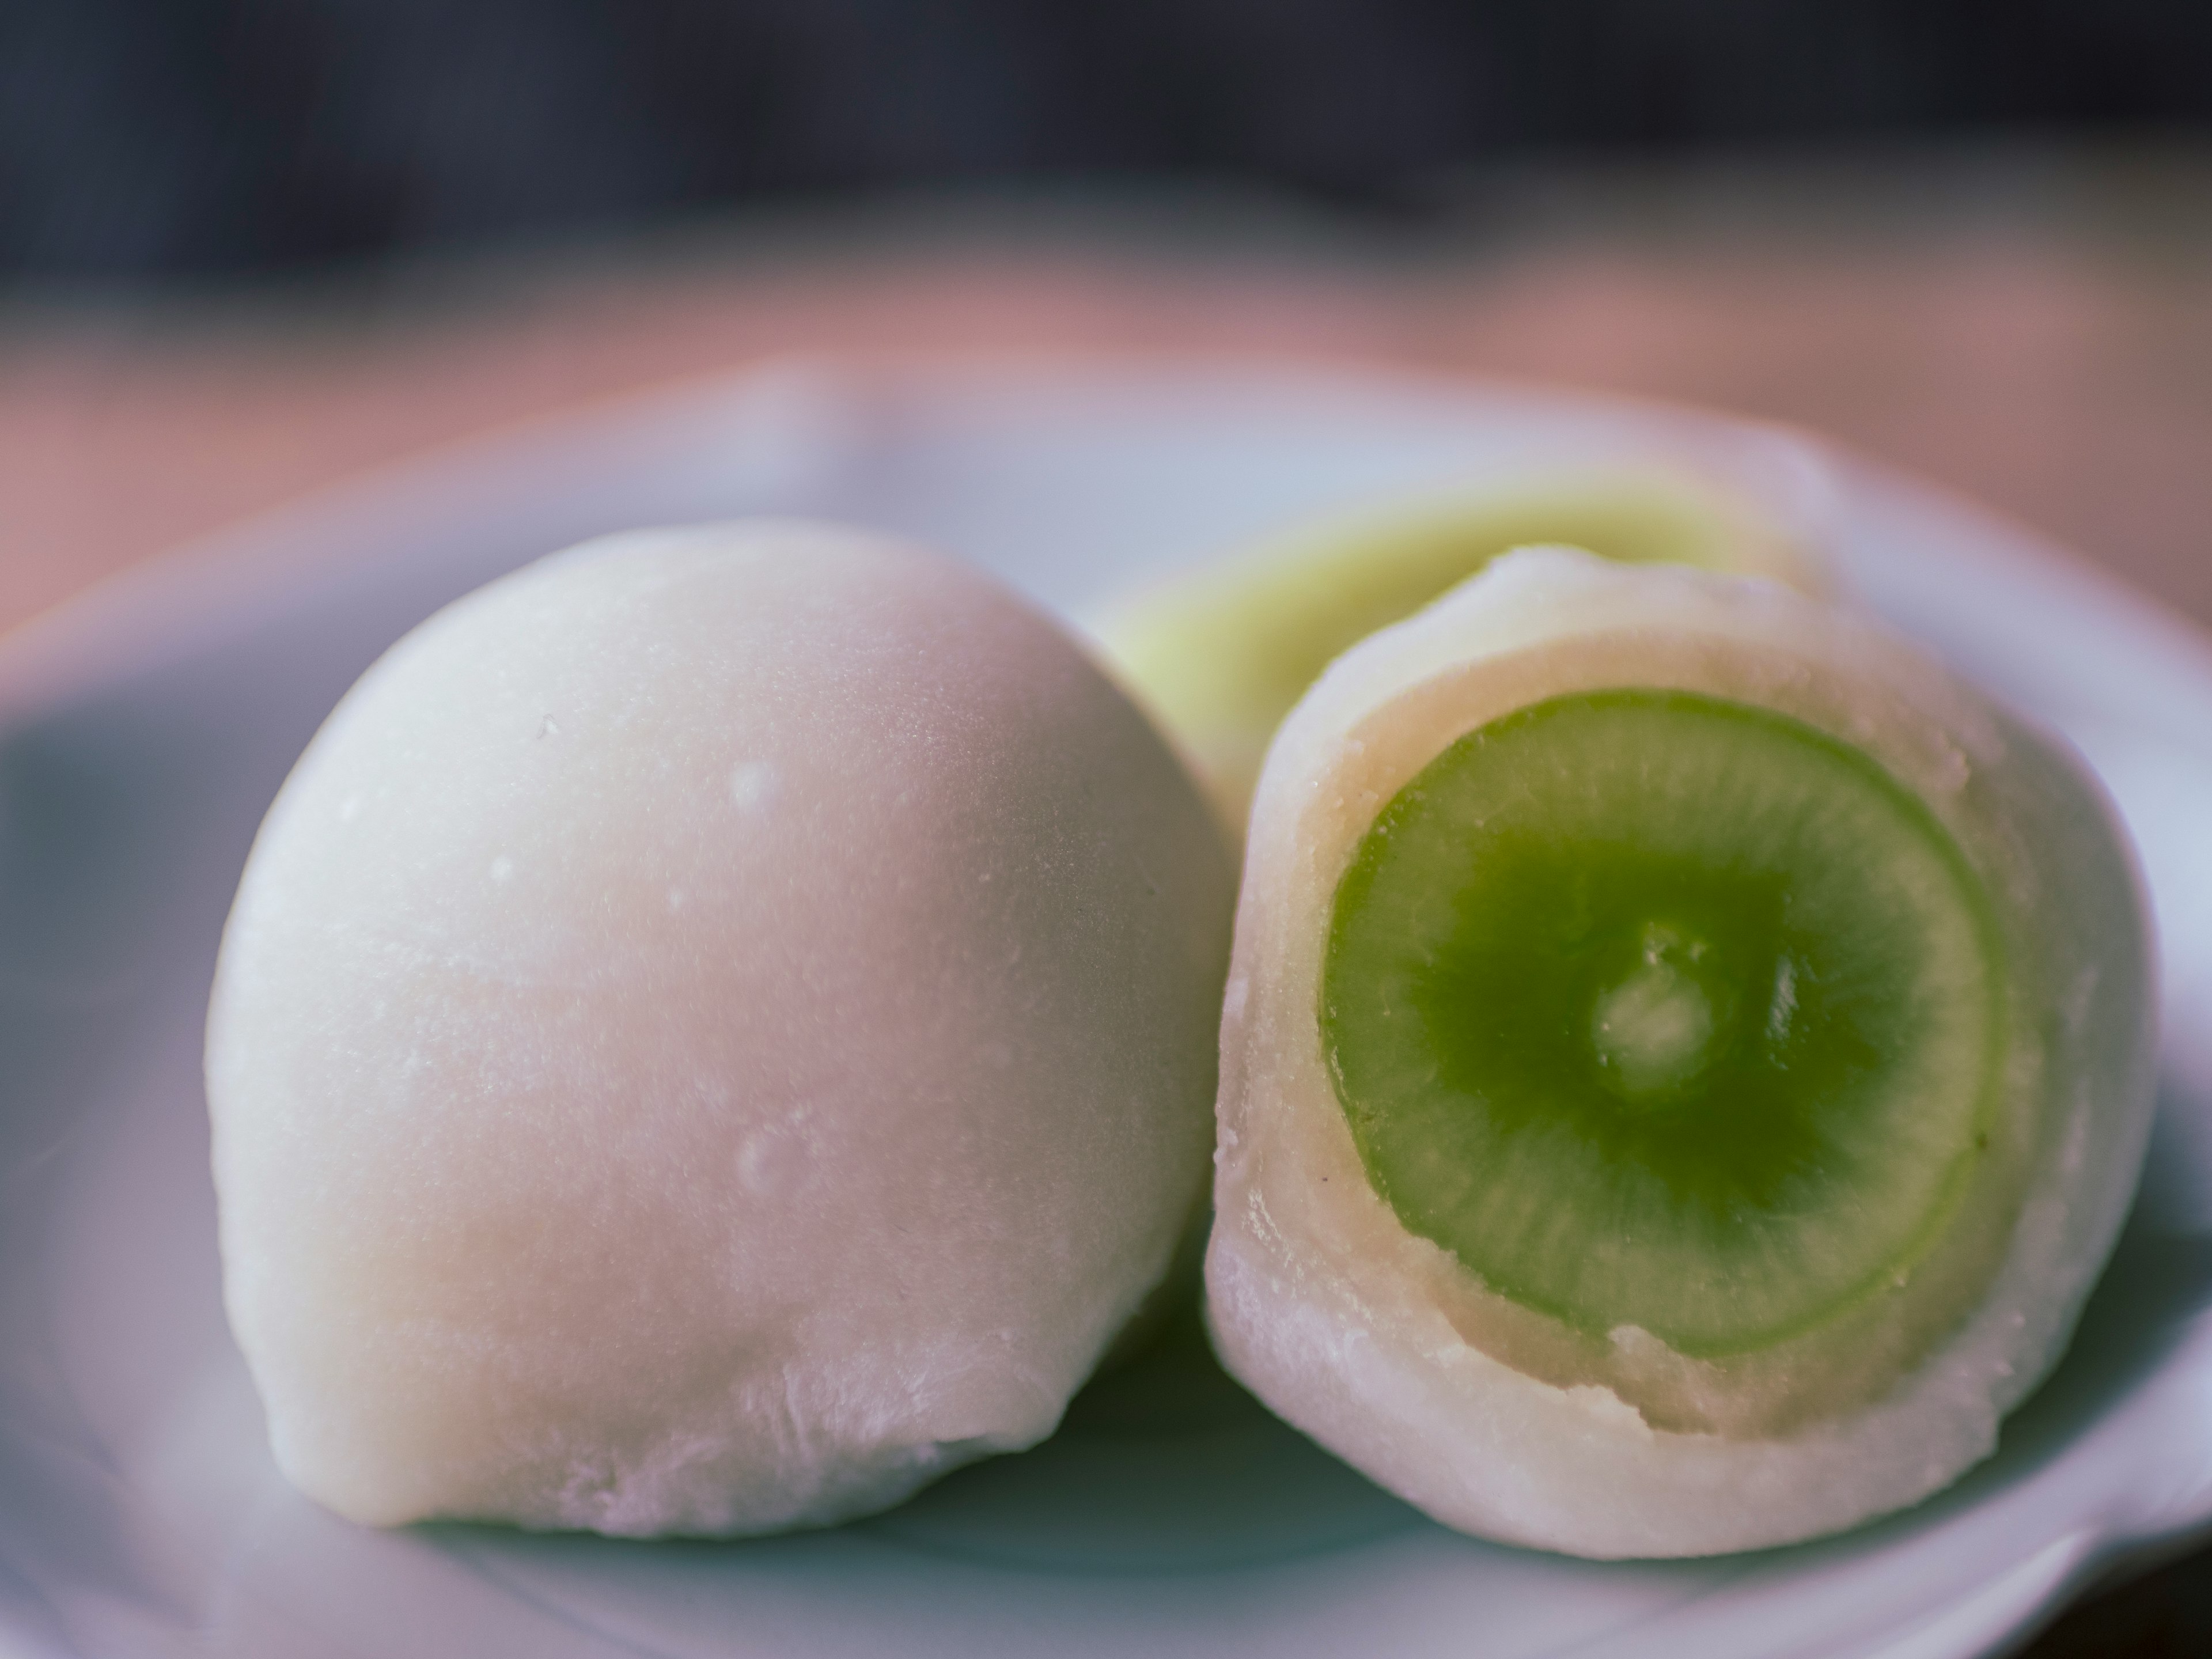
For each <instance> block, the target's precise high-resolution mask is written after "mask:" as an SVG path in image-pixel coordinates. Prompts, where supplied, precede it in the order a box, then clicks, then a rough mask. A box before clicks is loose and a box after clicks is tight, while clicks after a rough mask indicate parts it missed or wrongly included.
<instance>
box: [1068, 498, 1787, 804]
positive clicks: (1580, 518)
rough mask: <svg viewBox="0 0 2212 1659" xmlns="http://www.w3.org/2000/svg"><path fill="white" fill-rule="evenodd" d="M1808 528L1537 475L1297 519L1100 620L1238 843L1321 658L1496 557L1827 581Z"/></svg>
mask: <svg viewBox="0 0 2212 1659" xmlns="http://www.w3.org/2000/svg"><path fill="white" fill-rule="evenodd" d="M1804 539H1805V538H1804V532H1803V531H1802V528H1797V529H1790V528H1785V527H1784V526H1783V525H1781V524H1779V523H1778V522H1775V521H1773V520H1772V519H1771V517H1770V516H1769V515H1768V514H1766V513H1763V512H1761V511H1760V510H1759V509H1758V508H1756V507H1753V505H1752V504H1751V503H1750V502H1748V501H1745V500H1742V499H1741V498H1740V497H1738V496H1736V495H1734V494H1731V493H1724V492H1723V491H1721V490H1719V489H1716V488H1715V487H1713V486H1712V485H1710V484H1707V483H1703V482H1701V481H1698V480H1693V479H1692V478H1691V477H1688V476H1686V475H1683V474H1680V473H1676V472H1671V471H1660V470H1657V469H1654V468H1648V467H1647V468H1628V467H1622V468H1619V469H1616V470H1613V471H1601V472H1588V473H1574V474H1559V475H1557V476H1553V477H1536V478H1532V479H1528V480H1524V481H1522V482H1521V483H1516V484H1513V485H1510V486H1492V487H1490V488H1488V489H1473V488H1470V489H1465V490H1463V491H1462V492H1460V493H1458V494H1453V495H1438V496H1435V497H1432V498H1430V499H1426V500H1421V501H1413V502H1411V503H1401V504H1398V505H1395V506H1393V507H1387V508H1383V509H1378V510H1370V511H1366V512H1354V513H1346V514H1344V515H1342V516H1340V517H1336V518H1333V519H1328V520H1323V521H1321V522H1318V523H1313V524H1305V525H1301V526H1297V528H1296V529H1294V530H1292V531H1291V532H1288V533H1286V534H1285V535H1283V536H1281V537H1280V538H1275V539H1273V540H1270V541H1267V542H1266V543H1263V544H1261V545H1258V546H1255V547H1252V548H1249V549H1247V550H1244V551H1243V553H1241V554H1238V555H1236V556H1231V557H1230V558H1228V559H1226V560H1225V561H1223V562H1220V563H1218V564H1216V565H1212V566H1210V567H1207V568H1202V569H1200V570H1197V571H1194V572H1193V573H1192V574H1188V575H1186V576H1183V577H1181V578H1178V579H1176V580H1171V581H1170V582H1168V583H1166V584H1164V585H1163V586H1159V587H1157V588H1155V589H1152V591H1150V592H1145V593H1141V594H1139V595H1138V596H1136V597H1135V598H1134V599H1131V600H1130V601H1128V602H1127V603H1125V604H1123V605H1120V606H1118V607H1116V608H1115V609H1113V610H1111V611H1108V612H1107V613H1106V614H1105V615H1103V617H1100V619H1099V620H1098V622H1097V627H1096V632H1097V636H1098V641H1099V644H1100V646H1101V647H1102V648H1103V651H1104V653H1105V655H1106V657H1107V659H1108V660H1109V662H1110V663H1111V664H1112V665H1113V667H1114V670H1115V672H1116V673H1117V674H1119V675H1120V676H1121V678H1122V680H1123V682H1124V683H1125V684H1127V685H1128V686H1129V687H1130V689H1131V690H1133V691H1134V692H1135V693H1136V694H1137V696H1138V698H1139V701H1140V702H1143V703H1144V704H1145V705H1146V707H1147V708H1149V709H1150V710H1151V711H1152V714H1153V715H1154V716H1155V718H1157V719H1158V720H1159V722H1160V723H1161V725H1162V726H1164V728H1165V729H1166V730H1167V731H1168V732H1170V734H1171V735H1172V736H1173V737H1174V738H1175V739H1176V742H1177V743H1178V744H1181V745H1182V749H1183V751H1184V754H1185V757H1187V758H1188V760H1189V762H1190V763H1191V765H1192V766H1193V768H1194V769H1195V770H1196V771H1197V773H1198V775H1199V776H1200V779H1201V780H1202V781H1204V783H1205V785H1206V793H1207V795H1208V797H1209V798H1210V799H1212V802H1213V805H1214V810H1215V811H1217V812H1218V814H1219V815H1220V817H1221V821H1222V823H1224V824H1225V825H1227V826H1229V827H1231V829H1233V830H1235V831H1236V832H1237V833H1238V834H1241V833H1242V832H1243V827H1244V819H1245V815H1246V813H1247V812H1248V811H1249V809H1250V806H1251V802H1252V788H1253V785H1254V783H1255V781H1257V780H1258V778H1259V775H1260V763H1261V759H1262V758H1263V757H1265V756H1266V754H1267V740H1268V739H1269V738H1272V737H1273V735H1274V733H1275V728H1276V726H1279V724H1280V723H1281V722H1282V719H1283V716H1284V715H1285V714H1289V713H1290V712H1291V705H1292V704H1293V703H1295V702H1297V700H1298V699H1299V697H1301V696H1304V693H1305V690H1306V688H1307V687H1308V686H1310V685H1311V684H1313V683H1314V681H1315V680H1316V679H1317V678H1320V676H1321V671H1322V669H1324V668H1326V667H1327V666H1328V664H1329V661H1330V659H1332V658H1334V657H1335V656H1336V655H1337V653H1340V652H1341V651H1344V650H1345V649H1346V648H1347V647H1351V646H1352V645H1354V644H1356V643H1358V641H1360V640H1363V639H1364V638H1365V637H1366V636H1367V635H1370V634H1371V633H1373V632H1374V631H1375V630H1376V629H1378V628H1384V627H1387V626H1389V624H1390V623H1395V622H1397V621H1400V620H1401V619H1402V618H1404V617H1408V616H1410V615H1412V614H1413V612H1414V611H1418V610H1419V609H1420V608H1421V607H1422V606H1423V605H1426V604H1428V603H1429V602H1430V601H1431V599H1435V598H1436V597H1437V595H1439V594H1441V593H1443V592H1444V591H1445V590H1446V589H1447V588H1449V587H1452V586H1456V585H1457V584H1458V583H1459V582H1461V581H1462V580H1465V579H1466V578H1467V577H1468V576H1470V575H1472V574H1474V572H1476V571H1477V570H1479V569H1480V568H1482V567H1483V565H1484V564H1486V562H1489V561H1490V560H1491V559H1492V558H1494V557H1496V556H1498V555H1499V554H1501V553H1504V552H1506V551H1508V550H1510V549H1513V548H1516V547H1527V546H1532V545H1534V544H1540V543H1544V544H1549V543H1560V544H1566V545H1570V546H1574V547H1579V548H1583V549H1585V550H1588V551H1589V552H1593V553H1598V554H1602V555H1603V556H1606V557H1607V558H1610V559H1617V560H1620V561H1621V562H1626V563H1632V564H1644V563H1673V564H1690V565H1698V566H1701V567H1704V568H1708V569H1713V570H1726V571H1734V572H1736V573H1739V574H1746V575H1760V576H1771V577H1773V578H1774V579H1776V580H1780V581H1787V582H1790V583H1791V584H1793V585H1794V586H1800V587H1803V588H1806V589H1807V590H1808V591H1816V590H1818V589H1819V588H1820V586H1821V585H1822V582H1823V576H1822V573H1821V569H1820V564H1819V562H1818V561H1817V559H1816V558H1815V556H1814V553H1813V551H1812V550H1810V549H1809V548H1808V547H1807V546H1806V545H1805V544H1804Z"/></svg>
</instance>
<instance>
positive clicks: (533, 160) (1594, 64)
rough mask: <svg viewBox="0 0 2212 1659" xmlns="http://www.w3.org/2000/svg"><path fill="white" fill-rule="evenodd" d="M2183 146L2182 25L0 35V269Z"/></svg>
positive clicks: (47, 27)
mask: <svg viewBox="0 0 2212 1659" xmlns="http://www.w3.org/2000/svg"><path fill="white" fill-rule="evenodd" d="M2208 124H2212V6H2207V5H2204V4H2202V3H2196V0H1949V3H1944V0H1665V3H1662V0H1456V3H1455V0H1115V3H1101V0H1061V3H1049V0H0V271H4V272H5V273H7V274H9V275H12V276H15V277H16V278H18V279H29V280H31V281H33V282H36V283H40V284H42V285H43V284H46V283H72V282H82V281H103V282H112V281H116V280H122V281H125V282H135V281H140V280H144V279H163V278H179V277H183V278H207V277H218V278H220V277H227V276H235V275H240V274H246V273H252V274H265V273H272V272H289V271H295V270H301V269H307V268H313V267H317V266H320V265H326V264H329V263H330V262H333V261H359V260H361V259H363V258H374V257H376V256H380V255H386V254H390V253H392V252H402V251H406V252H412V251H418V250H440V251H450V250H463V251H465V250H468V249H471V248H474V247H478V246H487V245H494V244H498V243H501V242H507V241H512V240H514V239H516V238H522V239H527V240H532V241H538V242H542V241H544V240H546V239H549V238H550V239H555V240H558V239H562V238H574V237H580V236H592V235H601V234H606V233H608V232H610V231H618V230H623V229H628V228H635V227H638V226H641V225H646V224H652V223H659V222H667V221H668V220H670V219H671V217H676V218H681V217H687V216H697V215H700V214H702V213H710V212H714V211H720V210H726V209H728V208H730V207H732V206H733V205H737V204H757V203H762V202H787V201H791V200H793V199H800V200H809V201H813V200H819V199H822V198H823V197H824V196H825V195H827V196H829V197H833V198H838V199H843V198H846V197H853V196H856V195H859V194H861V193H866V192H871V191H881V190H884V189H886V188H891V189H899V190H911V189H913V188H915V187H917V186H942V185H958V186H963V187H965V186H986V187H998V188H1005V187H1007V186H1015V187H1022V188H1034V187H1039V186H1044V187H1056V186H1065V185H1080V186H1088V187H1096V186H1097V185H1101V184H1102V183H1103V184H1121V183H1126V182H1127V181H1130V180H1150V179H1176V180H1182V181H1189V180H1194V179H1196V180H1205V181H1209V182H1215V183H1226V184H1232V185H1254V186H1258V187H1264V188H1267V189H1271V190H1278V191H1289V192H1292V193H1295V194H1297V195H1301V196H1310V197H1314V198H1316V199H1319V200H1321V201H1323V202H1326V203H1327V204H1330V205H1331V206H1332V207H1339V208H1349V209H1352V210H1356V211H1358V213H1360V214H1362V215H1367V216H1377V217H1381V218H1384V219H1390V220H1401V219H1410V220H1413V221H1418V220H1419V218H1420V217H1421V216H1423V215H1425V214H1427V213H1431V212H1433V211H1435V210H1436V209H1437V204H1439V203H1440V202H1443V203H1449V202H1450V201H1451V200H1452V199H1453V198H1454V197H1455V180H1456V179H1458V178H1459V176H1460V175H1461V174H1462V173H1464V172H1465V171H1466V170H1467V169H1468V168H1470V167H1478V168H1479V167H1482V166H1484V165H1486V164H1492V163H1497V162H1499V161H1509V162H1510V161H1518V160H1525V159H1528V158H1559V157H1572V158H1578V159H1595V160H1603V159H1605V158H1608V157H1615V156H1620V155H1637V156H1644V157H1649V156H1652V155H1699V154H1714V153H1723V154H1740V153H1745V152H1751V151H1756V152H1759V153H1768V154H1771V153H1774V152H1776V151H1778V150H1779V151H1784V152H1787V151H1791V150H1808V149H1810V150H1818V149H1834V148H1835V147H1838V146H1850V145H1863V144H1866V143H1875V142H1879V143H1891V144H1894V143H1900V142H1902V143H1917V142H1942V141H1954V140H1957V139H1960V138H1962V137H1965V138H1973V139H1988V138H1992V137H1995V138H2001V139H2003V140H2006V141H2008V142H2010V141H2016V140H2020V139H2023V138H2025V139H2029V140H2037V141H2049V140H2053V139H2056V140H2061V141H2064V140H2073V139H2080V138H2085V137H2094V138H2103V139H2107V140H2110V139H2114V138H2124V139H2130V140H2135V139H2142V138H2144V137H2154V138H2161V139H2163V138H2171V137H2174V136H2177V135H2191V134H2197V133H2202V132H2203V131H2205V130H2206V128H2207V126H2208Z"/></svg>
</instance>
